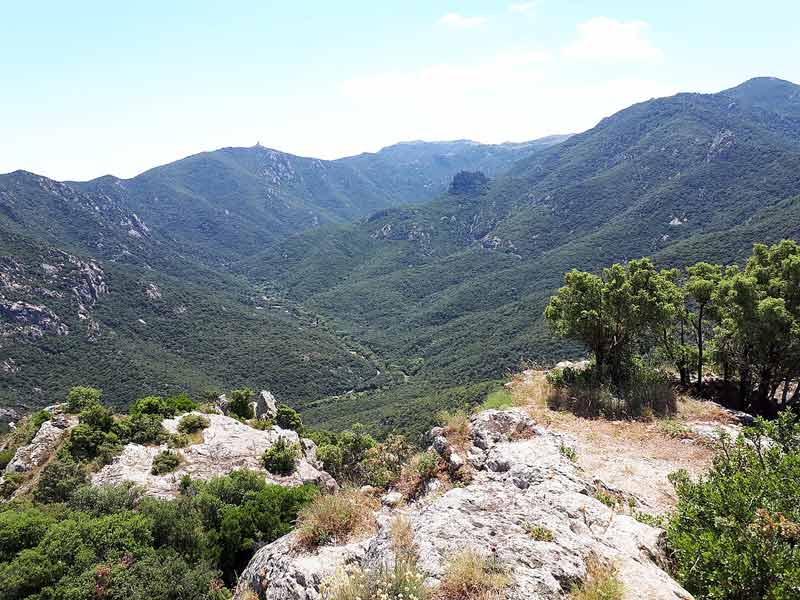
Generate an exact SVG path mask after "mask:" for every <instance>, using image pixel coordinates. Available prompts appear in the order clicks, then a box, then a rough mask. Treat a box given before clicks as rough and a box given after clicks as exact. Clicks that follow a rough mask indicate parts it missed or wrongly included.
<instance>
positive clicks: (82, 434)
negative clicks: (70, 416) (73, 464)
mask: <svg viewBox="0 0 800 600" xmlns="http://www.w3.org/2000/svg"><path fill="white" fill-rule="evenodd" d="M118 446H119V437H117V435H116V434H114V433H109V432H106V431H102V430H100V429H95V428H93V427H91V426H89V425H86V424H84V423H81V424H80V425H77V426H75V428H73V430H72V431H71V432H70V434H69V440H68V442H67V444H66V446H65V447H66V449H67V451H68V452H69V453H70V455H71V456H72V457H73V458H74V459H75V460H78V461H81V460H92V459H93V458H95V457H96V456H97V455H98V453H99V452H100V449H101V448H103V451H104V454H107V453H111V454H112V455H113V454H114V452H115V451H116V450H115V449H116V448H117V447H118Z"/></svg>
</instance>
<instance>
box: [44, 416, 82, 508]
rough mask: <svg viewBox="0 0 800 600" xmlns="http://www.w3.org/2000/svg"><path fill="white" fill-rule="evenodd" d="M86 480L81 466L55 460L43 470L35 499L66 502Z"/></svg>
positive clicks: (67, 459)
mask: <svg viewBox="0 0 800 600" xmlns="http://www.w3.org/2000/svg"><path fill="white" fill-rule="evenodd" d="M76 429H77V428H76ZM86 480H87V476H86V471H85V470H84V468H83V467H82V466H81V465H80V464H78V463H76V462H74V461H72V460H71V459H69V458H62V459H59V460H55V461H53V462H51V463H50V464H49V465H47V466H46V467H45V468H44V469H43V470H42V472H41V474H40V476H39V482H38V483H37V484H36V488H35V489H34V491H33V497H34V498H35V499H36V501H37V502H66V501H68V500H69V499H70V498H72V496H73V494H75V492H76V491H77V489H78V488H79V487H80V486H81V485H83V484H84V483H85V482H86Z"/></svg>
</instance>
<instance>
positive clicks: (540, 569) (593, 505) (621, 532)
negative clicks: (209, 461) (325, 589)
mask: <svg viewBox="0 0 800 600" xmlns="http://www.w3.org/2000/svg"><path fill="white" fill-rule="evenodd" d="M532 425H533V423H532V421H531V419H530V417H528V415H527V414H525V413H524V411H521V410H519V409H511V410H506V411H486V412H485V413H481V414H479V415H476V416H475V417H473V418H472V428H473V439H474V441H475V446H473V447H472V448H470V449H469V450H468V451H467V456H468V460H469V461H470V462H471V463H473V464H474V463H478V464H485V465H487V466H488V465H492V466H498V465H502V467H503V468H494V469H489V468H487V469H483V470H479V471H477V472H476V473H475V475H474V477H473V478H472V479H471V482H470V483H469V484H468V485H465V486H462V487H454V488H452V489H449V490H446V491H444V493H442V494H441V495H439V496H438V497H437V496H435V495H433V494H432V495H430V496H428V497H424V498H422V499H420V500H419V501H417V502H416V503H413V504H410V505H403V506H398V507H396V508H390V506H391V503H389V502H383V504H384V507H383V508H382V509H380V511H378V513H376V518H377V521H378V531H377V532H376V533H374V534H371V535H370V536H369V537H367V538H366V539H364V540H361V541H360V542H358V543H356V544H350V545H344V546H330V547H323V548H321V549H319V550H317V551H315V552H306V551H303V550H301V549H299V548H297V547H295V545H294V544H293V541H292V540H293V534H290V535H289V536H287V537H284V538H281V539H280V540H277V541H276V542H273V543H272V544H268V545H266V546H264V547H262V548H261V549H259V550H258V551H257V552H256V554H255V556H254V557H253V559H252V561H251V562H250V564H249V565H248V567H247V568H246V570H245V571H244V573H243V575H242V577H241V578H240V580H239V586H238V588H237V592H236V598H237V599H238V600H244V598H245V592H255V593H256V594H258V597H259V598H268V599H270V600H320V599H321V598H322V597H323V596H322V595H321V593H320V586H321V585H322V584H323V582H325V581H326V580H327V579H328V578H329V577H330V576H331V575H332V574H334V573H336V572H337V571H339V572H341V569H342V568H344V567H346V566H348V565H357V566H359V567H361V568H363V569H376V568H379V567H381V566H382V565H384V564H391V561H392V560H393V551H392V546H391V541H390V540H391V536H390V535H389V533H388V531H389V529H390V527H391V523H392V520H393V516H394V515H403V517H404V518H405V519H407V521H408V523H409V526H410V528H411V531H412V534H413V538H414V543H415V545H416V547H417V555H418V568H419V571H420V574H421V575H422V576H423V577H424V579H425V581H426V583H427V584H428V585H430V586H432V587H435V586H436V584H437V583H438V582H439V580H440V579H441V577H442V575H443V573H444V571H445V568H446V566H447V563H448V560H449V559H450V558H451V557H453V556H454V555H456V554H458V553H459V552H461V551H463V550H465V549H468V548H472V549H474V550H475V551H477V552H480V553H484V554H486V555H489V554H490V553H491V554H493V555H494V556H496V557H497V559H498V560H499V561H500V562H502V563H503V564H504V565H505V567H506V568H507V569H508V573H509V575H510V576H511V579H512V583H511V586H510V587H509V589H508V590H507V591H506V593H505V596H504V597H505V598H506V599H507V600H537V599H538V600H550V599H552V600H556V599H563V598H565V597H567V595H568V594H569V593H570V590H571V588H572V586H573V585H574V584H575V583H576V582H578V581H580V580H582V579H583V578H584V577H585V576H586V573H587V562H588V561H589V560H590V558H591V557H598V558H600V559H601V560H605V561H608V562H609V563H611V564H614V565H616V567H617V570H618V577H619V579H620V581H622V583H623V585H624V586H625V598H626V599H627V600H633V599H640V598H648V600H687V599H690V598H691V596H690V595H689V594H688V593H687V592H686V590H684V589H683V588H681V586H680V585H678V584H677V583H676V582H675V581H674V580H673V579H672V578H671V577H670V576H669V575H668V574H667V573H666V572H665V571H664V570H662V569H661V567H660V565H661V564H665V556H664V554H663V550H662V547H661V544H660V539H661V536H662V534H663V532H662V531H661V530H660V529H657V528H654V527H651V526H649V525H645V524H643V523H639V522H638V521H636V520H634V519H632V518H630V517H628V516H625V515H623V514H620V513H618V512H615V511H614V510H613V509H611V508H609V507H608V506H606V505H605V504H603V503H602V502H600V501H599V500H597V499H596V498H595V497H594V495H593V493H594V490H595V483H594V482H593V481H592V479H591V478H590V477H588V476H586V475H584V474H583V473H582V472H581V471H580V470H578V468H577V467H576V466H575V465H574V464H572V462H571V461H569V460H568V459H567V458H565V457H564V456H563V455H562V453H561V451H560V448H561V446H562V444H563V443H564V437H563V436H561V435H558V434H555V433H552V432H549V431H548V430H546V429H543V428H538V427H537V428H535V430H534V428H533V426H532ZM522 434H524V435H522ZM478 442H481V444H482V445H483V446H486V447H485V448H482V447H480V444H478ZM479 454H480V455H482V458H481V459H479V458H478V455H479ZM437 483H439V482H438V481H437ZM440 485H441V484H440ZM440 489H446V488H440ZM531 526H537V527H542V528H545V529H547V530H548V531H550V532H551V533H552V541H542V540H537V539H534V538H533V537H531V535H530V534H529V533H528V531H529V530H530V527H531Z"/></svg>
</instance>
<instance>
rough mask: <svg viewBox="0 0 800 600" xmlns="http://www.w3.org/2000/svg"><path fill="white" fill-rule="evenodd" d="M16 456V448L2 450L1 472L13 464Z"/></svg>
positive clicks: (0, 457) (0, 459) (0, 452)
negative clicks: (12, 460)
mask: <svg viewBox="0 0 800 600" xmlns="http://www.w3.org/2000/svg"><path fill="white" fill-rule="evenodd" d="M14 454H16V449H15V448H6V449H5V450H0V471H2V470H3V469H5V468H6V465H7V464H8V463H10V462H11V459H12V458H14Z"/></svg>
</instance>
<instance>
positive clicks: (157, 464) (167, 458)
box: [150, 450, 181, 475]
mask: <svg viewBox="0 0 800 600" xmlns="http://www.w3.org/2000/svg"><path fill="white" fill-rule="evenodd" d="M180 464H181V457H180V455H179V454H178V453H177V452H172V451H171V450H164V451H163V452H159V453H158V454H156V455H155V457H154V458H153V468H152V469H150V472H151V473H152V474H153V475H163V474H164V473H171V472H172V471H174V470H175V469H177V468H178V465H180Z"/></svg>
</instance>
